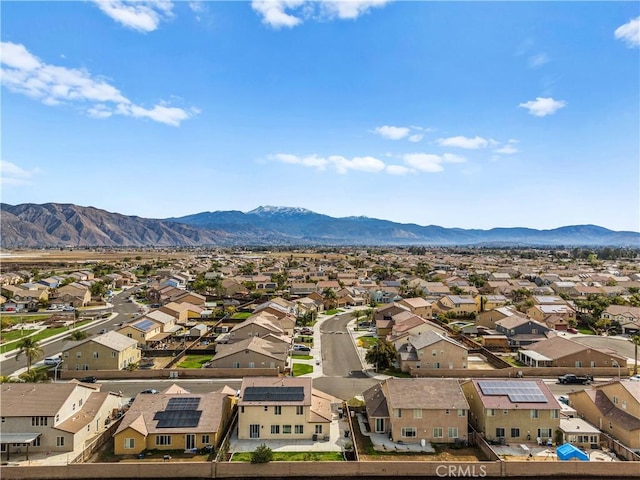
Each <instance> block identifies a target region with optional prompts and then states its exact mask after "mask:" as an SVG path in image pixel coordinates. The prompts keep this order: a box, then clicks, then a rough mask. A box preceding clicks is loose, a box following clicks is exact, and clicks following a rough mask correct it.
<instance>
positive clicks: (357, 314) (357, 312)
mask: <svg viewBox="0 0 640 480" xmlns="http://www.w3.org/2000/svg"><path fill="white" fill-rule="evenodd" d="M351 316H352V317H353V318H355V319H356V327H357V326H358V321H359V320H360V318H361V317H364V316H365V313H364V310H354V311H353V312H351Z"/></svg>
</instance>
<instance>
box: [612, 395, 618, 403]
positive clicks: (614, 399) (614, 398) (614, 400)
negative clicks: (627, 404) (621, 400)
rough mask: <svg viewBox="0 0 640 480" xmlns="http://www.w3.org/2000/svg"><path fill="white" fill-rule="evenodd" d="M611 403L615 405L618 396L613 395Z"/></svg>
mask: <svg viewBox="0 0 640 480" xmlns="http://www.w3.org/2000/svg"><path fill="white" fill-rule="evenodd" d="M613 404H614V405H617V404H618V397H616V396H615V395H614V397H613Z"/></svg>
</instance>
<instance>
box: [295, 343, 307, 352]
mask: <svg viewBox="0 0 640 480" xmlns="http://www.w3.org/2000/svg"><path fill="white" fill-rule="evenodd" d="M293 350H294V351H296V352H310V351H311V349H310V348H309V347H307V346H306V345H297V344H296V345H294V346H293Z"/></svg>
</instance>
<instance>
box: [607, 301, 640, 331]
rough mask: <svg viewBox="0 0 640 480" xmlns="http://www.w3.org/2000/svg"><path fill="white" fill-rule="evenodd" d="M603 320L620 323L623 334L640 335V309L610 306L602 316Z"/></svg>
mask: <svg viewBox="0 0 640 480" xmlns="http://www.w3.org/2000/svg"><path fill="white" fill-rule="evenodd" d="M600 318H601V319H602V320H608V321H611V322H614V321H616V322H618V323H620V326H621V327H622V333H625V334H628V335H633V334H636V333H640V307H630V306H626V305H609V306H608V307H607V308H606V309H605V310H604V312H602V315H600Z"/></svg>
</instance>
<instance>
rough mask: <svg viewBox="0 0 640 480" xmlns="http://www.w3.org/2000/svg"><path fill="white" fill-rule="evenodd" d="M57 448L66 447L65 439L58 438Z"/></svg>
mask: <svg viewBox="0 0 640 480" xmlns="http://www.w3.org/2000/svg"><path fill="white" fill-rule="evenodd" d="M56 447H64V437H56Z"/></svg>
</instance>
